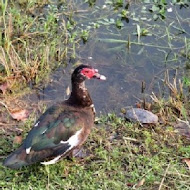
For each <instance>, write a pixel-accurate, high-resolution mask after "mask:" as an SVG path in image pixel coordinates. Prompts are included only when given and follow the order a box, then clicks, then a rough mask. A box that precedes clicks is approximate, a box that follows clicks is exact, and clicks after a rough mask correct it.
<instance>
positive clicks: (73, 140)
mask: <svg viewBox="0 0 190 190" xmlns="http://www.w3.org/2000/svg"><path fill="white" fill-rule="evenodd" d="M81 132H82V129H80V130H79V131H77V132H76V133H75V134H74V135H73V136H71V137H70V138H69V139H68V140H67V141H60V143H61V144H66V143H68V144H69V145H70V147H69V148H68V149H67V150H66V151H65V152H64V154H66V153H67V152H68V151H69V150H71V149H72V148H74V147H75V146H77V145H78V144H79V142H80V141H79V135H80V133H81ZM61 157H62V155H59V156H57V157H55V158H54V159H52V160H50V161H47V162H41V164H43V165H49V164H55V163H56V162H57V161H58V160H59V159H60V158H61Z"/></svg>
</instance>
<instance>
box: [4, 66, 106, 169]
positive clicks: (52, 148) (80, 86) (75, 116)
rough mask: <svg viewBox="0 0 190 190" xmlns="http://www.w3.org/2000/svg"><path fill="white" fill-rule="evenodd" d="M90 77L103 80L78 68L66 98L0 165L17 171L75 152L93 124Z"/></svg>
mask: <svg viewBox="0 0 190 190" xmlns="http://www.w3.org/2000/svg"><path fill="white" fill-rule="evenodd" d="M92 78H96V79H100V80H106V77H105V76H103V75H100V74H99V73H98V70H97V69H94V68H93V67H91V66H88V65H80V66H78V67H77V68H76V69H75V70H74V72H73V73H72V77H71V82H72V92H71V95H70V97H69V99H68V100H66V101H64V102H61V103H57V104H55V105H53V106H52V107H50V108H48V109H47V111H46V112H45V113H44V114H43V115H42V116H41V117H40V118H39V119H38V120H37V122H36V123H35V124H34V127H33V128H32V129H31V131H30V132H29V133H28V135H27V137H26V139H25V140H24V142H23V144H22V145H21V146H20V148H18V149H17V150H16V151H14V152H13V153H11V154H10V155H9V156H8V158H6V159H5V161H4V162H3V165H4V166H7V167H9V168H13V169H18V168H20V167H22V166H27V165H30V164H33V163H36V162H41V163H42V164H45V165H48V164H54V163H56V162H57V161H58V160H60V159H61V158H63V157H66V156H68V155H73V154H75V153H76V152H77V151H79V150H80V148H81V146H82V144H83V143H84V142H85V141H86V139H87V137H88V135H89V133H90V131H91V128H92V127H93V125H94V119H95V109H94V104H93V103H92V100H91V97H90V95H89V93H88V91H87V89H86V87H85V80H86V79H92Z"/></svg>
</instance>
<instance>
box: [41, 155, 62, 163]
mask: <svg viewBox="0 0 190 190" xmlns="http://www.w3.org/2000/svg"><path fill="white" fill-rule="evenodd" d="M60 158H61V155H59V156H57V157H55V158H54V159H53V160H50V161H48V162H40V163H41V164H43V165H50V164H55V163H56V162H57V161H58V160H59V159H60Z"/></svg>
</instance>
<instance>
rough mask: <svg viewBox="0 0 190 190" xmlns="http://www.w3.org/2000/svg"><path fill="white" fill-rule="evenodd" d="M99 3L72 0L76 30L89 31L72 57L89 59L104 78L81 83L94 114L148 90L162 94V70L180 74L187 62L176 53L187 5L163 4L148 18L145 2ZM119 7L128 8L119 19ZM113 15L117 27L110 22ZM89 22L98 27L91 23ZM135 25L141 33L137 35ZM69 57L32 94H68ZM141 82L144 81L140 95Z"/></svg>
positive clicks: (189, 32)
mask: <svg viewBox="0 0 190 190" xmlns="http://www.w3.org/2000/svg"><path fill="white" fill-rule="evenodd" d="M105 2H106V1H96V3H95V5H94V6H91V7H90V6H89V4H88V3H81V1H75V3H74V5H73V9H74V10H77V12H78V13H76V14H75V16H74V19H75V21H76V22H77V26H76V31H77V30H81V29H84V30H89V31H90V33H89V34H90V35H89V39H88V41H87V42H86V43H85V44H84V43H82V42H81V44H80V48H78V49H76V59H75V61H78V60H79V61H80V62H82V63H89V64H91V65H92V66H94V67H95V68H97V69H98V70H99V71H100V72H101V73H102V74H104V75H105V76H106V77H107V81H97V80H91V81H87V82H86V85H87V87H88V89H89V91H90V94H91V96H92V99H93V101H94V104H95V106H96V110H97V112H98V113H99V112H103V113H108V112H111V111H119V110H120V108H121V107H125V106H130V105H132V106H134V104H135V103H136V102H139V100H142V99H143V98H146V99H148V94H150V93H151V92H152V91H154V92H156V93H158V94H160V93H163V91H162V90H163V89H162V88H161V86H162V83H161V79H163V78H164V72H165V70H166V69H169V71H170V72H169V73H170V76H171V78H172V77H173V75H174V73H175V69H178V71H179V72H178V73H179V75H178V77H179V78H180V77H181V76H182V75H184V72H185V70H184V67H185V64H186V63H187V62H188V61H189V60H188V59H187V57H186V56H184V55H182V54H184V53H183V52H184V49H185V47H186V45H185V41H184V37H186V38H189V37H190V19H189V18H188V15H189V11H190V10H189V7H185V8H184V7H180V6H179V5H175V6H174V5H171V4H170V3H168V5H167V6H166V9H165V14H164V15H165V19H163V20H162V19H160V18H157V19H154V18H155V17H154V18H153V16H154V15H155V14H154V13H152V12H151V11H150V10H151V8H152V6H153V4H151V3H148V4H145V3H142V4H140V3H131V4H130V5H127V4H125V5H123V6H121V7H117V8H116V7H115V5H112V4H109V3H107V4H106V3H105ZM107 2H109V1H107ZM126 2H127V1H126ZM127 6H128V7H127ZM122 10H126V11H128V13H127V16H126V19H123V18H121V15H120V14H121V12H122ZM157 12H158V11H157ZM157 12H156V13H157ZM117 20H118V22H120V24H121V27H118V26H116V24H115V23H116V21H117ZM95 25H98V27H99V28H93V27H94V26H95ZM139 27H140V29H141V31H144V32H145V34H141V35H139V31H138V30H139ZM146 32H147V33H146ZM117 40H118V41H117ZM128 42H131V44H129V43H128ZM75 61H72V62H70V63H69V61H68V67H66V68H63V67H60V68H59V69H58V70H57V71H55V72H54V73H53V74H52V76H51V78H52V82H51V83H50V84H49V85H48V86H47V87H45V88H44V89H43V90H40V91H38V93H37V94H38V95H36V97H37V98H38V99H39V100H53V101H55V102H56V101H60V100H62V99H66V98H68V96H67V95H66V91H67V92H68V86H70V74H71V71H72V64H73V63H74V62H75ZM142 83H145V84H146V85H145V92H144V93H143V94H142V92H141V89H142V88H141V87H142ZM161 91H162V92H161Z"/></svg>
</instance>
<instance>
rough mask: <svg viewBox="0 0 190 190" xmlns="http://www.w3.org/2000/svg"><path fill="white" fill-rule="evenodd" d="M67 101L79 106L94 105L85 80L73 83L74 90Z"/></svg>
mask: <svg viewBox="0 0 190 190" xmlns="http://www.w3.org/2000/svg"><path fill="white" fill-rule="evenodd" d="M67 102H68V103H69V104H72V105H75V106H79V107H90V106H91V105H92V99H91V97H90V95H89V93H88V90H87V89H86V87H85V83H84V82H82V83H78V82H73V83H72V92H71V95H70V97H69V99H68V100H67Z"/></svg>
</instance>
